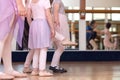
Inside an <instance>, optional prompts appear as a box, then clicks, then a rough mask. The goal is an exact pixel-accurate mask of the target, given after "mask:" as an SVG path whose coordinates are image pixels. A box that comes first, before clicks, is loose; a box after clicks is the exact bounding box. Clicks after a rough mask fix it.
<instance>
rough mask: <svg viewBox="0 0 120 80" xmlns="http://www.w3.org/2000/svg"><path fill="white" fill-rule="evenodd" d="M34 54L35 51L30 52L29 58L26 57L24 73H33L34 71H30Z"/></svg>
mask: <svg viewBox="0 0 120 80" xmlns="http://www.w3.org/2000/svg"><path fill="white" fill-rule="evenodd" d="M33 54H34V50H30V51H29V53H28V55H27V57H26V60H25V64H24V69H23V72H24V73H30V72H32V69H30V64H31V61H32V59H33Z"/></svg>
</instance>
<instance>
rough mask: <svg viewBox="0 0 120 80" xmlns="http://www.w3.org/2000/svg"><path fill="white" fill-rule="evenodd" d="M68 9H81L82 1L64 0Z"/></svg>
mask: <svg viewBox="0 0 120 80" xmlns="http://www.w3.org/2000/svg"><path fill="white" fill-rule="evenodd" d="M62 1H63V3H64V5H65V6H66V7H68V6H70V7H79V4H80V0H62Z"/></svg>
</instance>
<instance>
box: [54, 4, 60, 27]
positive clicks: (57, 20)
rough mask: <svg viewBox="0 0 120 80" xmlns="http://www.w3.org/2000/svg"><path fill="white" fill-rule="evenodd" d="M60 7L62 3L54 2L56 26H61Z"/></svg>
mask: <svg viewBox="0 0 120 80" xmlns="http://www.w3.org/2000/svg"><path fill="white" fill-rule="evenodd" d="M59 7H60V5H59V4H58V3H55V4H54V7H53V8H54V12H53V15H54V23H55V24H56V26H57V25H58V26H60V23H59Z"/></svg>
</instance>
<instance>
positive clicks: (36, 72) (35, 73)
mask: <svg viewBox="0 0 120 80" xmlns="http://www.w3.org/2000/svg"><path fill="white" fill-rule="evenodd" d="M38 75H39V72H38V71H34V70H33V71H32V73H31V76H38Z"/></svg>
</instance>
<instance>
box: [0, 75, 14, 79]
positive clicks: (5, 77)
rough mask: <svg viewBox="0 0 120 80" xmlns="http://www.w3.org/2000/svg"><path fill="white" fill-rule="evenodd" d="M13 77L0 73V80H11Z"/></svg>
mask: <svg viewBox="0 0 120 80" xmlns="http://www.w3.org/2000/svg"><path fill="white" fill-rule="evenodd" d="M13 79H14V76H11V75H8V74H5V73H0V80H13Z"/></svg>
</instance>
